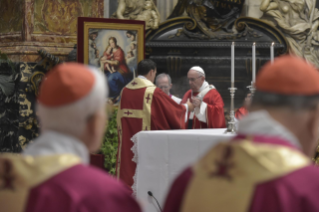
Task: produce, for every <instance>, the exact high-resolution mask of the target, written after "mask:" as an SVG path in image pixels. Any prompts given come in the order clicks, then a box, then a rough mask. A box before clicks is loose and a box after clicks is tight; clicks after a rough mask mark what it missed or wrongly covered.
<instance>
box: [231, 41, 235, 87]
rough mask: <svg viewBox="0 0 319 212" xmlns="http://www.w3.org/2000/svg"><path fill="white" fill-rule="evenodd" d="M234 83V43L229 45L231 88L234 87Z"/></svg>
mask: <svg viewBox="0 0 319 212" xmlns="http://www.w3.org/2000/svg"><path fill="white" fill-rule="evenodd" d="M234 83H235V42H232V44H231V87H232V88H233V87H234Z"/></svg>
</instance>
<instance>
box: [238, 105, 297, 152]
mask: <svg viewBox="0 0 319 212" xmlns="http://www.w3.org/2000/svg"><path fill="white" fill-rule="evenodd" d="M237 133H238V134H244V135H266V136H276V137H279V138H282V139H284V140H285V141H288V142H289V143H290V144H292V145H294V146H296V147H299V148H301V145H300V143H299V141H298V139H297V138H296V137H295V136H294V135H293V134H292V133H291V132H290V131H289V130H288V129H286V128H285V127H284V126H283V125H281V124H280V123H279V122H277V121H276V120H274V119H273V118H272V117H271V116H270V115H269V113H268V112H267V111H265V110H262V111H256V112H251V113H249V114H248V115H247V116H245V117H244V118H243V119H242V120H240V121H239V122H238V131H237Z"/></svg>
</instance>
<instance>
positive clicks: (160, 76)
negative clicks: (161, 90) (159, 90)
mask: <svg viewBox="0 0 319 212" xmlns="http://www.w3.org/2000/svg"><path fill="white" fill-rule="evenodd" d="M164 77H167V79H168V83H169V84H172V79H171V77H170V76H169V75H168V74H166V73H161V74H159V75H157V77H156V79H155V84H156V86H157V81H158V80H159V79H162V78H164Z"/></svg>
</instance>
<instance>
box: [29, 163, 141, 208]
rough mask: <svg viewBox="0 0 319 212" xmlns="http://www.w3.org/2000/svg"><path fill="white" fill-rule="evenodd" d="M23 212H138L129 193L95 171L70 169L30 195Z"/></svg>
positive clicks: (85, 167)
mask: <svg viewBox="0 0 319 212" xmlns="http://www.w3.org/2000/svg"><path fill="white" fill-rule="evenodd" d="M25 211H26V212H43V211H45V212H57V211H59V212H80V211H81V212H89V211H95V212H108V211H109V212H123V211H132V212H141V209H140V207H139V205H138V204H137V202H136V201H135V200H134V198H133V197H132V195H131V194H130V190H129V189H128V188H127V187H126V186H125V185H124V184H123V183H122V182H119V181H117V180H116V179H115V178H113V177H111V176H109V175H108V174H106V173H104V172H103V171H100V170H98V169H96V168H93V167H90V166H85V165H76V166H73V167H71V168H69V169H67V170H65V171H63V172H61V173H59V174H57V175H55V176H54V177H52V178H50V179H49V180H47V181H45V182H44V183H42V184H40V185H39V186H37V187H35V188H33V189H32V190H31V191H30V194H29V199H28V201H27V203H26V210H25Z"/></svg>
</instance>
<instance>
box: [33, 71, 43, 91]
mask: <svg viewBox="0 0 319 212" xmlns="http://www.w3.org/2000/svg"><path fill="white" fill-rule="evenodd" d="M44 76H45V75H44V73H43V72H39V71H37V72H35V73H34V74H33V75H32V77H31V83H32V86H33V90H34V93H35V95H36V96H38V95H39V87H40V84H41V82H42V80H43V78H44Z"/></svg>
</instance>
